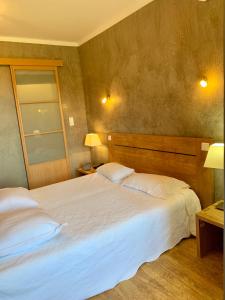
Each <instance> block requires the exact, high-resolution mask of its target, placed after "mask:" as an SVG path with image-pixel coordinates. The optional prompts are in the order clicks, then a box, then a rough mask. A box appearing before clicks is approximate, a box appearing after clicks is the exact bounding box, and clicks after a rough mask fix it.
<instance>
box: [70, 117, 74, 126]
mask: <svg viewBox="0 0 225 300" xmlns="http://www.w3.org/2000/svg"><path fill="white" fill-rule="evenodd" d="M69 124H70V127H73V126H74V119H73V117H69Z"/></svg>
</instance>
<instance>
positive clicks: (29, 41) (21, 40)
mask: <svg viewBox="0 0 225 300" xmlns="http://www.w3.org/2000/svg"><path fill="white" fill-rule="evenodd" d="M0 42H14V43H26V44H42V45H53V46H70V47H78V46H79V44H78V43H76V42H67V41H54V40H41V39H31V38H22V37H21V38H20V37H14V36H0Z"/></svg>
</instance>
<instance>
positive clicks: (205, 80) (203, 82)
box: [199, 77, 208, 88]
mask: <svg viewBox="0 0 225 300" xmlns="http://www.w3.org/2000/svg"><path fill="white" fill-rule="evenodd" d="M199 84H200V86H201V87H202V88H206V87H207V86H208V81H207V78H206V77H203V78H202V79H201V80H200V82H199Z"/></svg>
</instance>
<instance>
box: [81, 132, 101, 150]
mask: <svg viewBox="0 0 225 300" xmlns="http://www.w3.org/2000/svg"><path fill="white" fill-rule="evenodd" d="M101 144H102V143H101V141H100V138H99V136H98V135H97V133H88V134H87V135H86V138H85V142H84V145H85V146H89V147H96V146H100V145H101Z"/></svg>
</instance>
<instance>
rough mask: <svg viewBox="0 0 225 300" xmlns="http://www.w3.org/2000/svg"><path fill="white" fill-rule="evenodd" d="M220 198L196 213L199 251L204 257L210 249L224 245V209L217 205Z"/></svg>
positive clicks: (199, 254) (200, 255)
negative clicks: (218, 207)
mask: <svg viewBox="0 0 225 300" xmlns="http://www.w3.org/2000/svg"><path fill="white" fill-rule="evenodd" d="M221 201H223V200H220V201H218V202H216V203H214V204H212V205H210V206H208V207H207V208H205V209H203V210H202V211H200V212H199V213H197V214H196V238H197V252H198V256H199V257H203V256H204V255H206V254H207V252H208V251H210V250H212V249H218V248H222V247H223V229H224V211H223V210H219V209H217V208H216V207H215V206H216V205H217V204H218V203H219V202H221Z"/></svg>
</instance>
